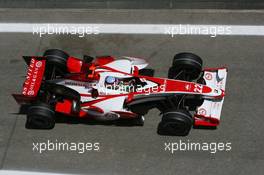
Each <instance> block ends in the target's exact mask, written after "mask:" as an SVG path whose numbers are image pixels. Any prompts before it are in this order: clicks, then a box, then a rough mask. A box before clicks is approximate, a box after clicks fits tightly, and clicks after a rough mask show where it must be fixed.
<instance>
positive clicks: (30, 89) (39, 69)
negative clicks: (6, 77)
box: [13, 56, 46, 103]
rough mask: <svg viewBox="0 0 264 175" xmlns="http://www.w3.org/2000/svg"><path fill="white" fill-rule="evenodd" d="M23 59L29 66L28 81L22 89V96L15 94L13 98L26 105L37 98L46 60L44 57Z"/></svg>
mask: <svg viewBox="0 0 264 175" xmlns="http://www.w3.org/2000/svg"><path fill="white" fill-rule="evenodd" d="M23 58H24V60H25V62H26V63H27V65H28V69H27V76H26V80H25V82H24V84H23V88H22V94H13V97H14V98H15V100H16V101H17V102H18V103H23V102H25V103H26V102H28V101H31V100H32V99H34V98H35V97H36V96H37V94H38V91H39V88H40V85H41V82H42V77H43V75H44V72H45V64H46V60H45V59H44V58H43V57H34V56H32V57H28V56H27V57H23Z"/></svg>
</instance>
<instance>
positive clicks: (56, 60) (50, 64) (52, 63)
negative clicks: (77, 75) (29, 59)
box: [43, 49, 69, 79]
mask: <svg viewBox="0 0 264 175" xmlns="http://www.w3.org/2000/svg"><path fill="white" fill-rule="evenodd" d="M43 56H45V57H46V60H47V66H46V79H52V78H53V77H54V76H56V75H58V74H59V75H64V74H65V73H67V60H68V58H69V55H68V54H67V53H66V52H64V51H62V50H59V49H49V50H46V51H45V52H44V54H43Z"/></svg>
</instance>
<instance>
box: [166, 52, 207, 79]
mask: <svg viewBox="0 0 264 175" xmlns="http://www.w3.org/2000/svg"><path fill="white" fill-rule="evenodd" d="M202 67H203V61H202V59H201V58H200V57H199V56H198V55H195V54H193V53H179V54H176V55H175V56H174V58H173V63H172V67H171V68H170V69H169V72H168V78H170V79H179V80H185V81H191V80H195V79H197V78H198V77H199V76H200V74H201V72H202Z"/></svg>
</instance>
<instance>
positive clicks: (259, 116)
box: [0, 10, 264, 175]
mask: <svg viewBox="0 0 264 175" xmlns="http://www.w3.org/2000/svg"><path fill="white" fill-rule="evenodd" d="M16 13H17V14H16ZM60 13H65V14H66V13H67V14H68V15H69V16H70V17H69V22H71V20H72V21H74V18H75V19H76V20H77V21H78V20H80V19H77V17H78V14H77V13H78V12H74V11H73V12H71V11H67V12H65V11H64V12H49V13H47V14H48V15H47V16H48V17H47V18H46V17H45V16H43V15H41V13H35V16H32V11H31V12H28V13H22V10H21V11H19V10H18V12H17V11H12V10H8V12H7V11H6V10H2V11H1V15H0V17H1V22H10V21H12V22H19V21H20V22H21V21H24V22H31V21H33V22H34V21H49V19H48V18H50V19H51V20H50V21H52V20H55V21H61V22H63V21H67V20H66V18H67V15H65V16H64V15H63V14H60ZM84 13H86V12H84ZM87 13H90V12H87ZM93 13H95V14H96V13H97V12H96V11H93ZM104 13H105V12H104ZM112 13H113V16H114V17H113V19H112V21H114V22H116V21H117V22H118V20H120V23H122V21H124V20H125V19H124V18H125V17H122V16H119V15H118V13H120V11H119V12H118V11H117V12H116V13H115V11H112ZM123 13H125V12H123ZM131 13H133V12H131ZM139 13H142V14H145V16H144V15H142V19H141V20H140V16H138V18H135V17H131V18H132V21H133V20H134V21H142V22H144V20H146V19H147V18H146V16H151V15H150V14H147V13H150V12H144V11H143V12H142V11H141V12H139ZM167 13H168V15H167V17H169V18H170V19H168V18H165V17H166V11H163V12H162V14H163V17H164V20H162V19H160V18H162V17H160V18H158V19H156V22H160V23H162V22H164V23H165V22H166V20H168V21H171V22H174V21H175V20H176V21H177V22H178V23H181V22H182V23H185V22H188V21H190V23H192V22H195V21H196V22H197V23H199V22H201V21H202V22H203V23H208V24H210V22H211V23H212V22H214V24H216V23H218V22H219V23H231V24H232V23H237V24H261V21H262V22H263V21H264V20H263V19H264V18H263V15H262V13H258V12H256V13H255V12H254V13H251V12H250V13H248V12H243V13H242V14H239V13H236V14H230V13H224V14H223V13H218V12H216V13H214V12H210V13H211V14H212V15H206V17H204V18H202V16H203V15H202V14H203V13H198V14H197V15H195V14H193V13H190V12H188V13H187V12H177V13H178V14H179V16H181V17H182V18H180V17H175V18H172V16H173V15H172V14H171V13H173V12H171V11H168V12H167ZM206 13H208V12H205V14H206ZM52 14H56V15H54V16H53V18H51V16H52ZM114 14H116V16H115V15H114ZM82 15H83V16H85V14H82ZM26 16H30V17H31V18H26ZM118 16H119V17H118ZM135 16H137V14H135ZM199 16H200V17H201V18H200V17H199ZM243 17H244V18H243ZM38 18H39V19H38ZM107 18H109V16H108V15H105V16H104V15H100V12H98V18H97V19H95V21H103V22H107V21H109V20H110V19H107ZM153 18H155V17H154V16H152V17H150V18H149V21H150V22H151V21H155V19H153ZM181 19H182V20H181ZM199 19H200V20H199ZM92 20H93V19H92V18H91V17H89V16H88V17H87V19H86V20H85V21H86V22H95V21H92ZM109 22H111V21H109ZM263 45H264V38H263V37H254V36H251V37H249V36H247V37H245V36H217V37H215V38H211V37H209V36H177V37H174V38H171V37H169V36H166V35H96V36H95V35H93V36H87V37H85V38H79V37H77V36H65V35H64V36H63V35H50V36H45V37H42V38H40V37H38V36H36V35H35V36H33V35H32V34H21V33H20V34H19V33H13V34H11V33H1V34H0V53H1V54H0V60H1V64H0V81H1V84H0V98H1V101H0V108H1V110H0V111H1V115H0V168H1V169H5V170H22V171H41V172H57V173H83V174H215V175H218V174H219V175H220V174H221V175H222V174H245V175H246V174H252V173H254V174H256V175H258V174H259V175H261V174H263V171H264V167H263V162H264V150H263V147H264V140H263V133H264V128H263V98H264V95H263V89H264V83H263V82H264V81H263V80H264V77H263V70H264V69H263V65H264V49H263ZM48 48H60V49H63V50H65V51H67V52H68V53H70V54H71V55H73V56H76V57H82V55H83V54H89V55H92V56H94V55H106V54H107V55H115V56H121V55H129V56H136V57H142V58H146V60H147V61H148V62H149V63H150V67H152V68H154V69H155V70H156V76H160V77H165V76H166V75H167V70H168V67H169V66H170V64H171V61H172V57H173V55H174V54H175V53H178V52H183V51H188V52H193V53H196V54H198V55H200V56H201V57H202V58H203V59H204V62H205V66H208V67H218V66H222V65H226V66H227V67H228V68H229V72H228V80H227V89H226V91H227V92H226V93H227V95H226V99H225V102H224V107H223V111H222V118H221V119H222V120H221V124H220V126H219V127H218V129H216V130H198V129H193V130H192V131H191V133H190V135H189V136H187V137H171V136H159V135H157V134H156V128H157V125H158V122H159V121H160V117H159V113H158V111H157V110H151V111H150V112H149V114H147V115H146V116H145V117H146V122H145V126H144V127H129V126H116V125H114V124H113V125H103V124H97V123H87V122H82V121H76V120H73V121H68V122H62V123H57V124H56V127H55V128H54V129H53V130H27V129H25V127H24V125H25V121H26V116H25V115H18V114H16V113H17V112H18V111H19V106H18V105H17V104H16V102H15V100H14V99H13V98H12V96H11V93H16V92H20V90H21V85H22V83H23V80H24V77H23V76H24V75H25V73H26V66H25V63H24V62H23V60H22V58H21V56H22V55H41V54H42V52H43V51H44V50H45V49H48ZM47 140H51V141H54V142H55V140H58V141H61V142H99V143H100V151H99V152H86V153H84V154H78V153H76V152H66V151H57V152H56V151H50V152H44V153H42V154H39V153H37V152H33V151H32V147H33V146H32V143H33V142H34V143H35V142H47ZM180 140H181V141H182V142H188V141H189V142H195V143H196V142H197V143H203V142H207V143H211V142H231V143H232V150H231V151H228V152H227V151H221V152H220V151H219V152H217V153H215V154H212V153H210V152H208V151H175V152H174V154H171V153H169V152H167V151H164V143H167V142H176V143H179V141H180Z"/></svg>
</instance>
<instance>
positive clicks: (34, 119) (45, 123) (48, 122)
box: [26, 103, 55, 129]
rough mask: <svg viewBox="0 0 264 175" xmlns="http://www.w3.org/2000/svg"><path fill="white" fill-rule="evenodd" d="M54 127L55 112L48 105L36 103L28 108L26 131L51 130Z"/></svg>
mask: <svg viewBox="0 0 264 175" xmlns="http://www.w3.org/2000/svg"><path fill="white" fill-rule="evenodd" d="M54 126H55V112H54V110H53V109H52V108H51V106H50V105H48V104H45V103H36V104H33V105H32V106H30V107H29V109H28V113H27V122H26V128H27V129H52V128H54Z"/></svg>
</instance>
